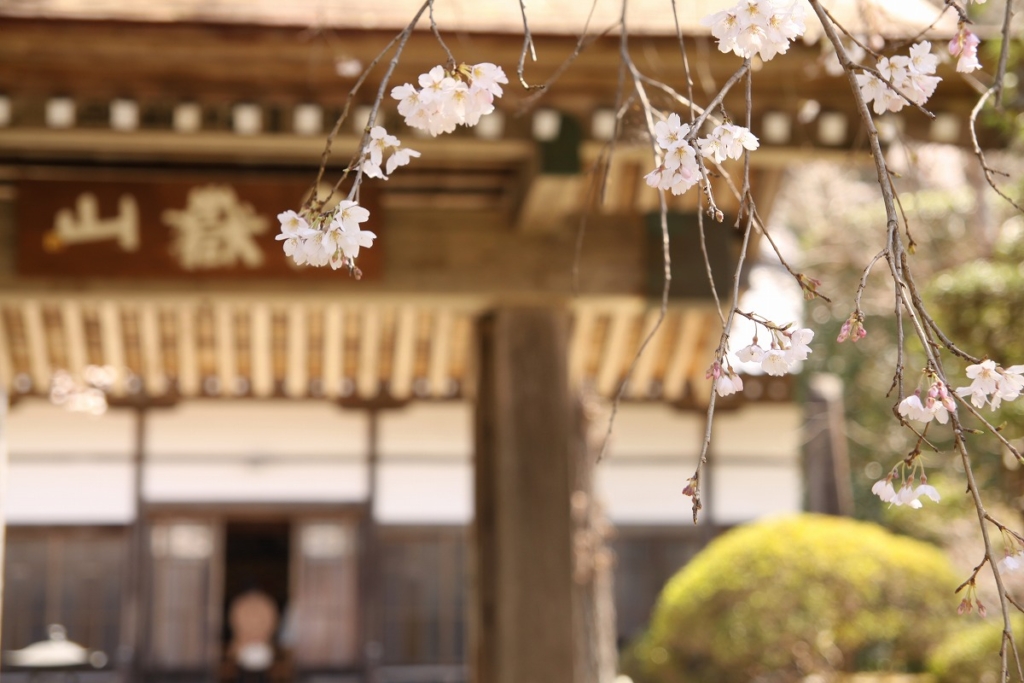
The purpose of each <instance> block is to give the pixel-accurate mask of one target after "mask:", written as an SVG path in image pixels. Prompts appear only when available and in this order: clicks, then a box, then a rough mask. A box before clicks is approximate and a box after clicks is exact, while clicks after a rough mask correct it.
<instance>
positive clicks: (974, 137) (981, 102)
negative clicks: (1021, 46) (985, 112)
mask: <svg viewBox="0 0 1024 683" xmlns="http://www.w3.org/2000/svg"><path fill="white" fill-rule="evenodd" d="M1009 4H1010V2H1009V1H1008V2H1007V5H1009ZM1003 45H1004V46H1005V45H1006V42H1005V41H1004V42H1003ZM1001 92H1002V80H998V81H996V83H995V85H993V86H992V87H991V88H989V89H988V90H986V91H985V94H983V95H982V96H981V97H980V98H979V99H978V102H977V104H975V105H974V108H973V109H971V116H970V118H969V119H968V121H969V122H970V131H971V145H972V146H973V147H974V156H976V157H978V162H979V163H980V164H981V171H982V173H984V175H985V181H986V182H987V183H988V185H989V187H991V188H992V189H993V190H994V191H995V193H996V194H997V195H999V196H1000V197H1002V198H1003V199H1005V200H1006V201H1007V202H1009V204H1010V205H1011V206H1012V207H1013V208H1015V209H1017V211H1020V212H1021V213H1024V207H1021V206H1020V204H1018V203H1017V202H1015V201H1014V200H1013V199H1011V198H1010V196H1009V195H1007V194H1006V193H1005V192H1003V191H1002V190H1000V189H999V187H998V186H997V185H996V181H995V176H996V175H1001V176H1003V177H1009V174H1008V173H1004V172H1003V171H998V170H996V169H994V168H992V167H991V166H989V165H988V160H987V159H986V158H985V153H984V152H983V151H982V149H981V144H980V143H979V142H978V114H979V113H980V112H981V110H982V109H983V108H984V107H985V103H986V102H987V101H988V98H989V97H991V96H992V95H993V94H996V95H998V94H999V93H1001Z"/></svg>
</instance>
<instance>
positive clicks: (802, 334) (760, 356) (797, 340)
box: [736, 328, 814, 377]
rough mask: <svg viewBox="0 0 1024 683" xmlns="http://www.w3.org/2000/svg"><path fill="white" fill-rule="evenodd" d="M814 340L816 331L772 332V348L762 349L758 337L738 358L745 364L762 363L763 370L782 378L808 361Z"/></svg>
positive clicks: (802, 329)
mask: <svg viewBox="0 0 1024 683" xmlns="http://www.w3.org/2000/svg"><path fill="white" fill-rule="evenodd" d="M813 338H814V330H809V329H806V328H801V329H797V330H793V331H791V332H789V331H785V330H773V331H772V344H771V347H770V348H767V349H764V348H761V347H760V346H759V345H758V343H757V337H754V341H753V342H752V343H751V344H750V345H749V346H744V347H743V348H742V349H740V350H739V351H737V352H736V357H737V358H738V359H740V360H741V361H743V362H744V363H760V364H761V369H762V370H764V371H765V372H766V373H768V374H769V375H773V376H775V377H781V376H782V375H785V374H786V373H787V372H789V371H790V370H792V369H793V366H794V365H795V364H796V363H798V362H800V361H803V360H807V354H808V353H810V352H811V348H810V347H809V346H808V344H810V342H811V339H813Z"/></svg>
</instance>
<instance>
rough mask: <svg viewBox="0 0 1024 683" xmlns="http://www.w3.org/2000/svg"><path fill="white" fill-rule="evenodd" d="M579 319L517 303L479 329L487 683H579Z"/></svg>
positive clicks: (478, 531)
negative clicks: (573, 383)
mask: <svg viewBox="0 0 1024 683" xmlns="http://www.w3.org/2000/svg"><path fill="white" fill-rule="evenodd" d="M568 323H569V320H568V315H567V314H566V313H565V312H563V311H561V310H556V309H548V308H509V309H502V310H498V311H497V312H494V313H490V314H487V315H484V316H483V317H482V318H481V320H480V322H479V327H478V343H479V347H478V348H479V385H478V390H477V391H478V394H477V415H476V467H475V477H476V519H475V521H474V526H473V541H474V551H475V552H474V555H473V557H474V565H475V566H474V572H473V573H474V577H475V588H476V590H475V592H474V596H473V609H472V631H471V648H472V666H473V669H474V671H473V676H472V678H473V680H474V681H476V683H571V682H572V681H574V680H576V679H577V674H578V673H579V672H578V671H577V669H578V668H579V667H578V666H577V665H576V660H577V657H578V654H577V653H578V650H577V646H576V641H575V638H574V624H573V622H574V618H573V611H574V610H573V552H572V535H573V528H572V521H571V513H570V502H569V501H570V495H571V491H572V488H573V483H574V482H573V469H572V467H573V466H572V463H571V461H572V459H573V457H574V456H577V455H578V454H579V453H580V452H581V448H580V441H581V440H582V438H583V436H582V434H581V433H580V431H579V430H578V429H577V426H578V424H579V420H578V419H577V418H576V415H575V410H576V408H575V406H574V398H573V397H572V396H571V394H570V391H569V385H568V372H567V365H568V364H567V358H566V355H567V354H566V351H567V348H568V345H567V338H568Z"/></svg>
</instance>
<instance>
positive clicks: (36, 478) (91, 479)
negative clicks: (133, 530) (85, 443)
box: [2, 459, 135, 524]
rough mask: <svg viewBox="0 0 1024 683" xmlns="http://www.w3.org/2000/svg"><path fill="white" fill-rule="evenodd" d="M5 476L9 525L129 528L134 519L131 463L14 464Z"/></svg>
mask: <svg viewBox="0 0 1024 683" xmlns="http://www.w3.org/2000/svg"><path fill="white" fill-rule="evenodd" d="M7 472H8V480H7V482H5V483H6V490H4V491H2V493H3V495H4V496H5V501H4V506H5V508H6V509H5V511H6V514H7V522H8V523H9V524H126V523H128V522H130V521H131V520H132V519H134V517H135V499H134V497H133V495H132V466H131V463H130V462H128V461H124V462H118V461H103V462H95V461H86V460H82V461H80V460H70V461H65V462H62V461H59V460H49V459H48V460H46V461H40V462H32V461H25V460H15V461H13V462H11V463H10V466H9V467H8V470H7Z"/></svg>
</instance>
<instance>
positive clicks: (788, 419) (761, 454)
mask: <svg viewBox="0 0 1024 683" xmlns="http://www.w3.org/2000/svg"><path fill="white" fill-rule="evenodd" d="M803 422H804V416H803V408H802V407H801V406H799V405H797V404H794V403H759V404H753V405H749V406H746V407H744V408H741V409H740V410H736V411H732V412H727V411H721V412H719V413H717V414H716V415H715V421H714V423H713V425H712V441H711V448H712V449H713V450H714V453H715V459H716V462H723V461H728V460H730V459H732V458H743V459H745V460H746V459H751V458H772V459H797V458H799V456H800V450H801V448H802V444H803V438H804V437H803Z"/></svg>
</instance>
